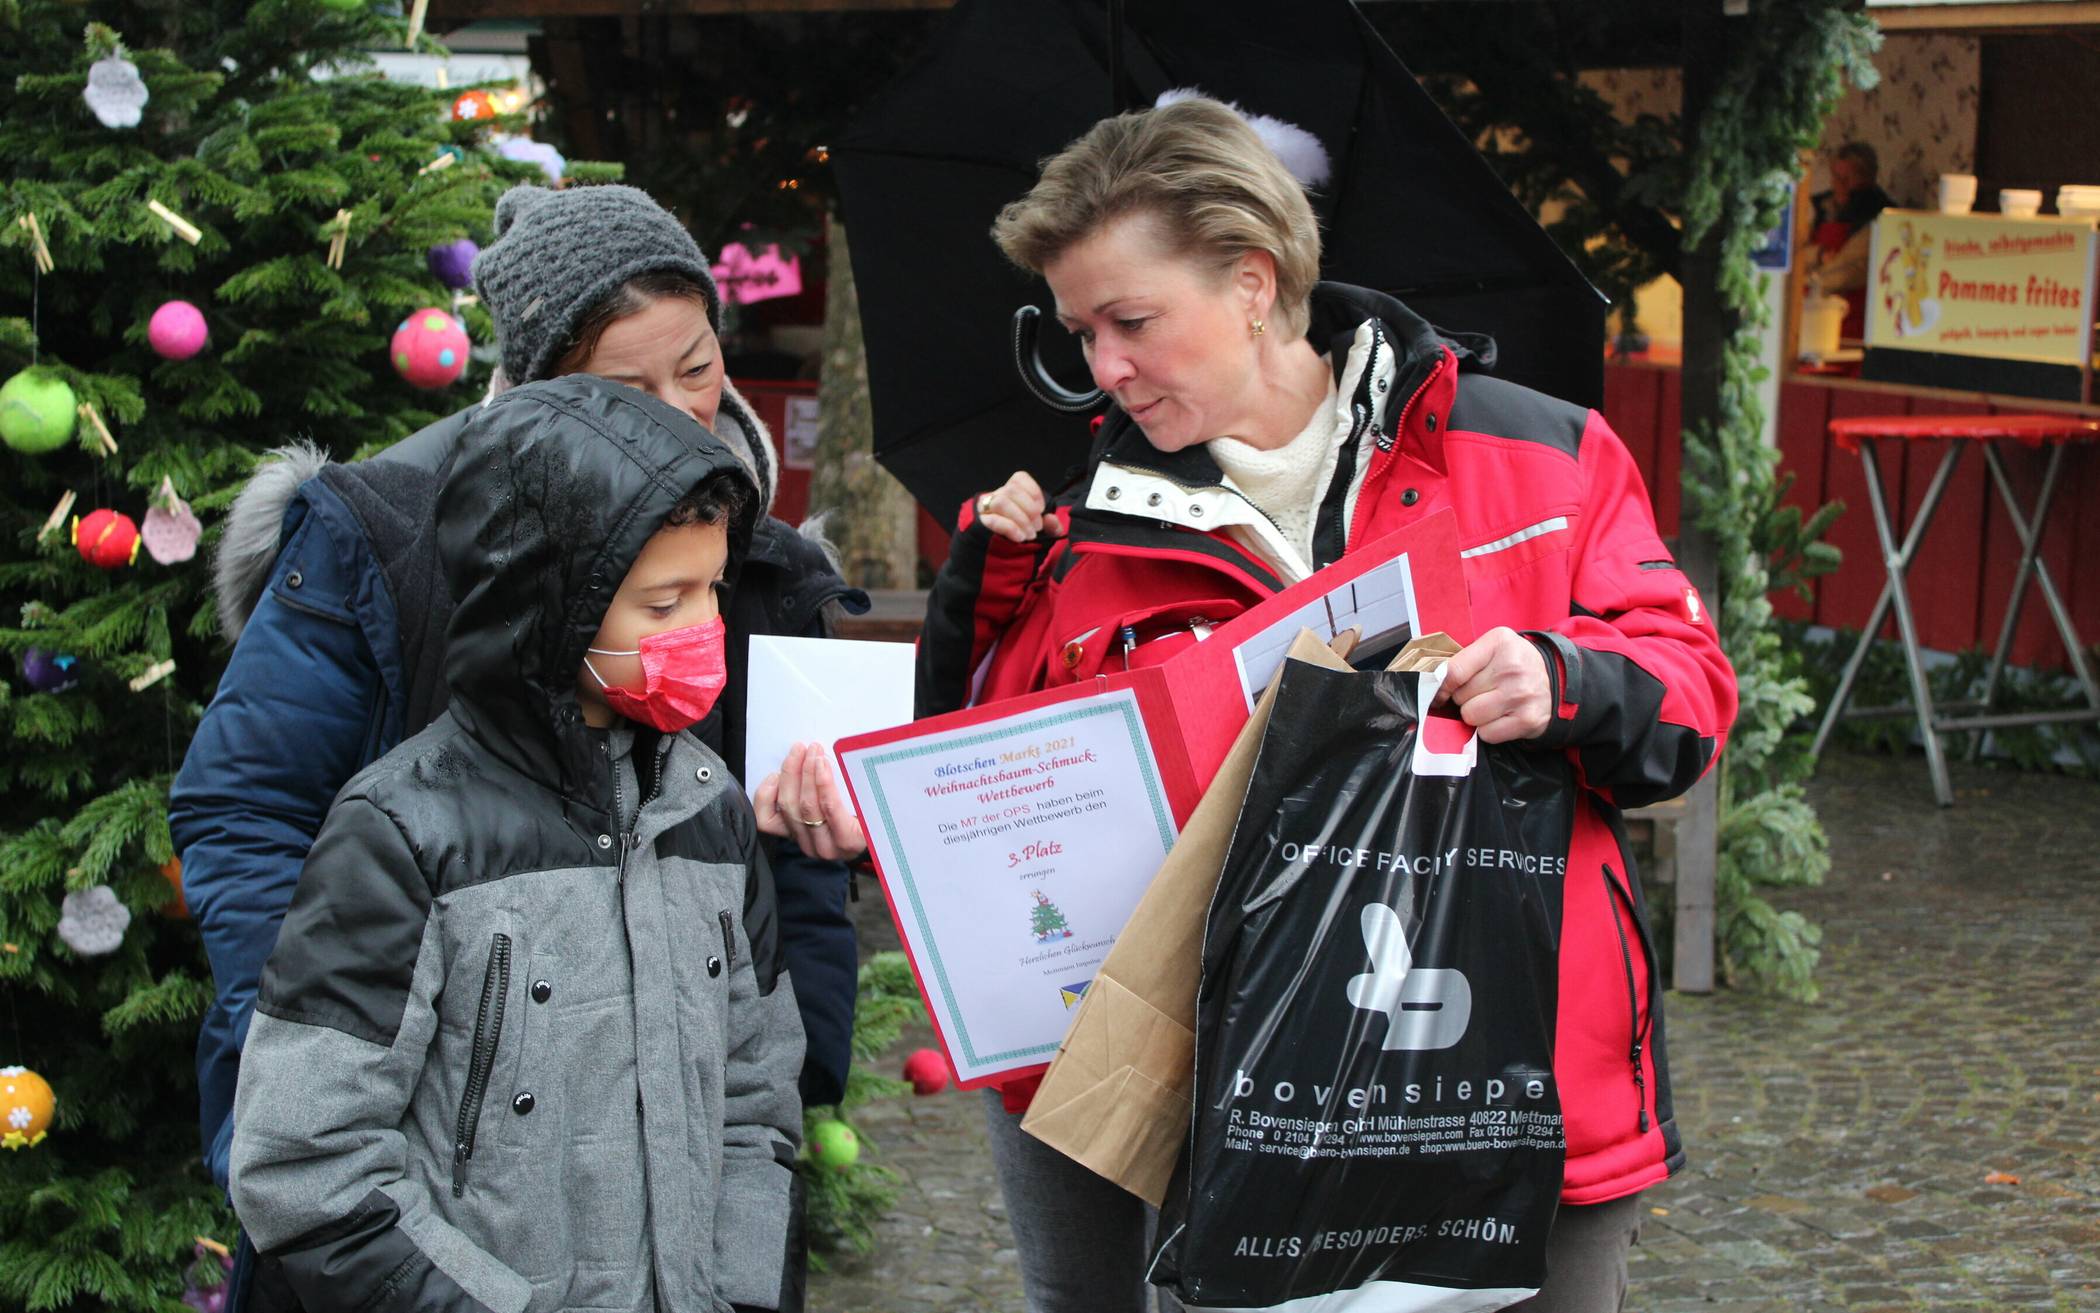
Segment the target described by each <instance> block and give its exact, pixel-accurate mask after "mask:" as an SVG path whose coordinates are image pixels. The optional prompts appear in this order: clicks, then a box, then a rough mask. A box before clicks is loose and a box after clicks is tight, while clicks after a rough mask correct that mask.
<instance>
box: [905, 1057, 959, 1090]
mask: <svg viewBox="0 0 2100 1313" xmlns="http://www.w3.org/2000/svg"><path fill="white" fill-rule="evenodd" d="M904 1079H906V1080H908V1081H910V1082H911V1087H912V1089H913V1090H914V1091H915V1092H917V1093H919V1094H939V1093H940V1092H941V1091H942V1090H944V1089H947V1088H948V1059H946V1058H944V1057H942V1056H941V1052H940V1050H939V1049H919V1050H918V1051H916V1052H914V1053H913V1054H912V1055H911V1056H910V1057H908V1058H906V1059H905V1060H904Z"/></svg>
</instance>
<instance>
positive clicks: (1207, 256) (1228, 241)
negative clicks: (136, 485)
mask: <svg viewBox="0 0 2100 1313" xmlns="http://www.w3.org/2000/svg"><path fill="white" fill-rule="evenodd" d="M1132 214H1142V215H1146V216H1148V217H1150V218H1152V219H1154V220H1155V221H1156V222H1157V223H1158V225H1159V228H1160V232H1161V235H1162V236H1163V237H1164V238H1165V240H1166V242H1167V244H1168V245H1169V247H1170V248H1172V249H1173V250H1174V251H1175V252H1176V253H1177V254H1181V255H1187V256H1192V257H1194V258H1196V259H1198V260H1203V261H1206V262H1208V263H1212V264H1215V265H1216V266H1218V267H1219V268H1223V267H1225V266H1227V265H1230V264H1231V263H1232V262H1233V261H1235V260H1237V259H1239V258H1240V257H1241V256H1242V255H1245V254H1247V253H1248V252H1250V251H1266V252H1268V254H1269V255H1270V257H1271V258H1273V259H1274V260H1275V262H1276V305H1275V307H1274V308H1273V309H1272V310H1271V312H1270V313H1271V314H1273V315H1274V316H1275V317H1276V319H1277V321H1278V327H1279V328H1280V329H1281V330H1282V331H1283V333H1284V335H1285V338H1286V340H1288V339H1291V338H1297V337H1302V336H1304V335H1305V331H1306V328H1307V326H1308V324H1309V322H1310V320H1311V317H1312V306H1311V297H1312V287H1313V283H1314V282H1316V281H1317V280H1318V279H1319V276H1320V226H1319V222H1318V221H1317V220H1316V219H1315V218H1314V217H1313V210H1312V203H1311V202H1310V201H1308V200H1307V199H1306V196H1305V189H1304V188H1303V187H1301V186H1300V185H1299V184H1298V180H1297V179H1296V178H1293V177H1292V176H1291V175H1290V172H1289V171H1288V170H1287V169H1285V168H1284V167H1283V162H1282V161H1281V160H1279V159H1277V158H1276V154H1275V152H1273V151H1271V150H1270V149H1269V147H1268V146H1267V144H1266V143H1264V142H1263V141H1262V139H1261V138H1260V137H1259V136H1258V135H1256V133H1255V131H1254V129H1253V128H1252V127H1249V126H1248V124H1247V121H1246V120H1245V119H1243V118H1241V117H1240V116H1239V115H1238V114H1237V113H1235V112H1234V111H1233V110H1232V109H1231V108H1230V107H1229V106H1226V105H1222V104H1220V103H1219V102H1217V101H1215V100H1207V99H1204V98H1202V97H1191V98H1189V99H1186V100H1177V101H1175V102H1173V103H1172V104H1169V105H1163V106H1161V107H1160V108H1158V109H1147V110H1139V111H1136V112H1133V113H1129V114H1119V115H1117V116H1116V117H1114V118H1111V119H1103V120H1102V121H1101V122H1099V123H1096V124H1095V125H1094V126H1093V127H1092V128H1091V129H1089V130H1088V131H1087V134H1086V135H1085V136H1083V137H1081V138H1080V139H1079V140H1077V141H1075V142H1073V143H1072V144H1071V145H1069V146H1067V147H1065V148H1064V149H1063V150H1061V151H1059V152H1058V153H1057V154H1056V155H1053V156H1051V157H1050V158H1049V159H1048V160H1047V161H1045V162H1044V164H1043V171H1042V176H1041V177H1039V178H1038V179H1037V180H1036V184H1035V186H1033V187H1031V188H1029V190H1028V194H1027V195H1026V196H1023V197H1022V198H1021V199H1020V200H1017V201H1015V202H1013V203H1012V204H1011V205H1008V206H1007V207H1006V208H1005V209H1003V210H1001V211H1000V212H999V218H998V219H997V220H996V221H995V222H994V223H993V224H992V240H993V241H995V242H997V243H999V249H1000V250H1002V251H1004V252H1005V253H1006V258H1007V259H1009V260H1012V261H1013V262H1014V263H1015V264H1017V265H1019V266H1021V267H1022V268H1023V269H1026V270H1027V271H1028V272H1030V273H1033V274H1040V273H1042V271H1043V268H1044V266H1045V265H1048V264H1050V263H1051V262H1053V261H1054V260H1056V259H1057V257H1058V256H1060V255H1062V254H1063V253H1064V252H1065V251H1067V250H1069V249H1070V248H1071V247H1072V246H1073V245H1075V244H1076V243H1078V242H1080V241H1083V240H1085V239H1086V238H1088V237H1091V236H1092V235H1093V234H1094V233H1096V232H1098V231H1099V230H1100V229H1101V228H1102V227H1103V226H1104V225H1106V224H1108V223H1110V222H1112V221H1114V220H1116V219H1120V218H1123V217H1124V216H1126V215H1132Z"/></svg>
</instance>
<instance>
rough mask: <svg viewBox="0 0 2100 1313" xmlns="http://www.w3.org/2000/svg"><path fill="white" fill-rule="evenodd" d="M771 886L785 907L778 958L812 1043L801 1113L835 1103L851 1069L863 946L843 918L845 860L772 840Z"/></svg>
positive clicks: (804, 1074)
mask: <svg viewBox="0 0 2100 1313" xmlns="http://www.w3.org/2000/svg"><path fill="white" fill-rule="evenodd" d="M770 855H771V857H772V859H773V862H772V865H773V888H774V891H775V894H776V896H777V897H778V899H779V902H780V955H781V959H782V960H783V961H784V962H785V963H786V965H787V969H788V975H789V977H790V978H791V979H792V980H793V981H794V983H795V1006H796V1009H797V1010H798V1011H799V1012H801V1014H802V1033H803V1036H804V1039H805V1041H806V1043H807V1048H806V1049H805V1050H804V1053H803V1058H802V1082H801V1093H802V1103H803V1106H804V1107H809V1108H821V1107H828V1106H830V1105H831V1104H835V1103H837V1102H838V1101H839V1099H840V1098H841V1097H842V1096H843V1095H844V1094H845V1092H846V1069H847V1068H848V1067H850V1066H851V1065H852V1063H853V1004H854V1000H855V998H856V996H857V995H858V993H859V973H860V960H859V959H860V946H859V944H858V943H857V942H856V941H855V939H854V935H853V921H852V919H851V917H849V916H848V915H847V912H846V882H847V880H848V879H849V876H848V874H847V871H846V867H845V864H844V863H843V862H820V861H818V860H817V859H816V858H814V857H809V856H806V855H804V853H803V852H802V850H801V849H800V848H798V847H796V846H795V842H794V840H792V839H777V840H774V841H773V849H772V852H771V854H770Z"/></svg>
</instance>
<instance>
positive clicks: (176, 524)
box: [139, 480, 204, 565]
mask: <svg viewBox="0 0 2100 1313" xmlns="http://www.w3.org/2000/svg"><path fill="white" fill-rule="evenodd" d="M203 533H204V526H203V525H202V524H200V523H198V521H197V513H196V512H195V511H192V510H191V509H190V504H189V503H188V502H186V501H184V500H183V499H182V498H181V497H178V496H176V494H175V485H174V484H173V483H170V482H167V481H166V480H163V481H162V482H161V485H160V493H159V495H158V496H157V497H155V498H154V501H153V504H152V505H151V506H148V507H147V508H146V518H145V520H144V521H143V522H142V523H141V524H140V525H139V536H140V537H141V538H143V539H145V541H146V555H148V556H150V557H152V558H153V559H154V560H156V561H159V562H160V563H161V564H162V565H176V564H179V563H180V562H183V561H187V560H189V559H190V558H191V557H193V556H195V555H196V554H197V539H198V538H199V537H201V536H202V535H203Z"/></svg>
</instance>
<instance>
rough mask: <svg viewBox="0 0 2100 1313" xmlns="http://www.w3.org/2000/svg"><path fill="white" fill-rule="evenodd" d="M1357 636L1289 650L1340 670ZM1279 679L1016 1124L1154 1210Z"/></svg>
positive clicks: (1410, 651)
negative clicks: (1209, 927) (1209, 934)
mask: <svg viewBox="0 0 2100 1313" xmlns="http://www.w3.org/2000/svg"><path fill="white" fill-rule="evenodd" d="M1355 644H1356V634H1355V632H1354V631H1353V630H1352V631H1350V632H1348V633H1345V634H1342V635H1339V636H1338V637H1336V639H1335V646H1334V647H1333V648H1329V647H1328V645H1327V644H1325V643H1323V642H1321V641H1320V640H1319V639H1318V638H1315V637H1314V636H1313V634H1312V631H1310V630H1307V631H1305V632H1303V633H1300V634H1299V635H1298V637H1297V640H1296V641H1295V642H1293V643H1292V644H1291V650H1290V652H1289V654H1288V657H1287V659H1288V660H1293V661H1309V662H1312V663H1314V664H1316V665H1322V666H1326V667H1328V668H1329V669H1331V670H1347V669H1348V668H1349V664H1348V662H1347V661H1346V660H1345V659H1344V658H1345V657H1346V656H1347V654H1348V653H1349V651H1350V649H1351V648H1353V647H1354V646H1355ZM1457 650H1458V644H1457V643H1455V642H1453V641H1452V640H1451V639H1450V638H1449V637H1447V636H1446V635H1444V634H1424V635H1422V636H1421V637H1420V638H1417V639H1415V640H1413V641H1412V642H1410V643H1408V644H1407V646H1405V647H1403V648H1401V649H1400V652H1399V654H1398V655H1396V656H1395V657H1394V658H1393V660H1392V663H1391V664H1390V665H1389V666H1388V667H1387V669H1389V670H1402V669H1405V670H1415V669H1426V668H1429V667H1431V666H1434V665H1436V664H1438V663H1440V662H1442V661H1446V660H1449V659H1450V657H1451V654H1452V653H1454V652H1456V651H1457ZM1281 679H1282V672H1281V670H1279V671H1278V673H1277V678H1276V679H1274V680H1271V681H1270V683H1269V687H1268V689H1267V691H1265V692H1264V693H1263V694H1262V696H1261V700H1260V701H1259V702H1258V703H1256V705H1255V708H1254V714H1253V715H1252V716H1250V717H1249V718H1248V720H1247V723H1246V725H1245V726H1244V727H1243V728H1242V729H1241V730H1240V733H1239V737H1238V738H1237V739H1235V740H1234V741H1233V744H1232V751H1231V752H1230V753H1228V754H1227V755H1226V758H1225V764H1224V765H1222V766H1220V767H1219V768H1218V773H1217V776H1216V778H1214V779H1213V780H1212V781H1211V784H1210V788H1209V789H1207V790H1205V791H1204V794H1203V799H1202V801H1201V802H1199V803H1197V804H1196V810H1195V811H1194V812H1193V813H1191V814H1190V816H1189V821H1188V824H1187V825H1185V826H1183V827H1182V829H1181V836H1180V837H1179V838H1178V839H1176V840H1175V843H1174V848H1173V851H1171V852H1169V853H1168V854H1167V858H1166V861H1165V862H1164V863H1163V864H1162V865H1161V866H1160V868H1159V874H1158V875H1156V876H1154V877H1153V878H1152V883H1151V884H1150V885H1149V886H1147V887H1146V890H1145V895H1144V897H1143V898H1141V899H1139V900H1138V905H1137V909H1136V910H1135V911H1133V912H1132V913H1131V914H1130V921H1129V923H1128V924H1126V925H1125V926H1124V927H1123V933H1122V934H1121V935H1119V936H1118V937H1117V939H1116V944H1115V947H1114V948H1111V949H1110V950H1109V951H1108V957H1107V959H1106V960H1104V961H1103V962H1102V964H1101V970H1100V971H1099V973H1097V974H1096V975H1095V977H1094V983H1093V984H1092V985H1090V986H1088V987H1087V991H1086V996H1085V997H1084V998H1082V999H1081V1000H1080V1003H1079V1010H1078V1012H1077V1014H1076V1015H1074V1016H1073V1018H1072V1026H1071V1029H1070V1030H1068V1031H1066V1032H1065V1038H1064V1042H1063V1043H1062V1044H1060V1045H1059V1046H1058V1050H1057V1057H1056V1058H1055V1059H1053V1060H1052V1061H1051V1063H1050V1069H1049V1070H1048V1071H1047V1072H1045V1073H1044V1074H1043V1083H1042V1086H1041V1087H1040V1088H1039V1089H1037V1091H1036V1094H1035V1099H1034V1100H1033V1101H1032V1102H1031V1103H1030V1104H1029V1107H1028V1113H1027V1115H1026V1116H1024V1117H1023V1118H1022V1119H1021V1129H1022V1130H1024V1131H1026V1132H1028V1133H1029V1134H1030V1135H1033V1136H1034V1137H1035V1138H1037V1139H1038V1140H1041V1141H1042V1142H1043V1143H1045V1144H1047V1145H1049V1146H1050V1147H1051V1148H1053V1149H1056V1150H1057V1151H1058V1152H1059V1153H1062V1154H1064V1155H1065V1156H1066V1157H1068V1158H1071V1159H1073V1160H1074V1161H1076V1162H1078V1163H1080V1164H1081V1165H1082V1166H1085V1167H1087V1168H1089V1169H1091V1170H1093V1171H1094V1172H1097V1173H1099V1174H1100V1175H1102V1176H1105V1177H1107V1178H1108V1179H1109V1180H1111V1181H1114V1182H1115V1183H1116V1184H1117V1185H1120V1186H1122V1187H1123V1188H1124V1189H1126V1190H1128V1191H1130V1192H1131V1193H1132V1194H1134V1195H1137V1196H1138V1197H1139V1198H1141V1199H1144V1200H1145V1201H1147V1202H1148V1203H1151V1204H1153V1205H1154V1206H1155V1207H1156V1206H1157V1205H1158V1204H1159V1202H1160V1201H1161V1200H1162V1199H1164V1198H1165V1197H1166V1193H1167V1178H1168V1177H1169V1176H1171V1175H1172V1174H1173V1171H1174V1160H1175V1158H1176V1157H1177V1156H1178V1155H1179V1154H1180V1152H1181V1143H1182V1141H1183V1140H1184V1139H1185V1138H1186V1137H1187V1135H1188V1129H1189V1100H1190V1098H1191V1090H1192V1089H1193V1087H1194V1084H1195V1061H1196V987H1197V985H1198V983H1199V982H1200V980H1201V977H1202V974H1203V927H1204V922H1205V921H1206V920H1207V919H1208V916H1209V913H1210V899H1211V894H1212V893H1213V892H1214V891H1215V890H1216V888H1217V884H1218V871H1219V869H1220V868H1221V867H1222V866H1223V865H1224V863H1225V853H1226V850H1227V849H1228V848H1230V847H1231V845H1232V832H1233V829H1234V827H1235V826H1237V825H1238V823H1239V818H1240V800H1241V799H1242V798H1243V797H1245V796H1246V792H1247V781H1248V779H1249V777H1251V776H1252V774H1253V772H1254V758H1255V754H1256V753H1257V752H1258V751H1259V750H1260V748H1261V740H1262V733H1263V731H1264V730H1265V729H1266V728H1267V727H1268V723H1269V709H1270V707H1271V706H1273V705H1274V703H1275V701H1276V686H1277V684H1278V683H1279V682H1280V681H1281Z"/></svg>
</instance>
